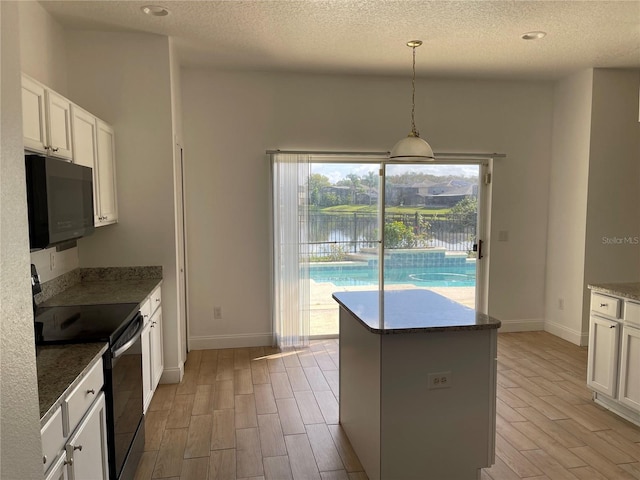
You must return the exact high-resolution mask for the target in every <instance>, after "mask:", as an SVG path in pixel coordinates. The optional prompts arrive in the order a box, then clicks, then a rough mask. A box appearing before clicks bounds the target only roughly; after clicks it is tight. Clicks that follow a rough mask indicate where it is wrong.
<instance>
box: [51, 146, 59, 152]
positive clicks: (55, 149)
mask: <svg viewBox="0 0 640 480" xmlns="http://www.w3.org/2000/svg"><path fill="white" fill-rule="evenodd" d="M51 150H53V151H54V152H57V151H58V150H59V148H58V147H52V148H51Z"/></svg>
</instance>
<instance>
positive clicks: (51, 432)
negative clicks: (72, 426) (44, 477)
mask: <svg viewBox="0 0 640 480" xmlns="http://www.w3.org/2000/svg"><path fill="white" fill-rule="evenodd" d="M40 436H41V438H42V463H43V464H44V471H45V472H46V471H47V470H48V469H49V467H51V464H52V463H54V462H55V460H56V457H57V456H58V453H60V450H62V447H63V446H64V438H65V436H64V433H63V428H62V407H58V410H56V413H54V414H53V416H52V417H51V418H50V419H49V421H48V422H47V423H46V424H45V426H44V427H42V431H41V432H40Z"/></svg>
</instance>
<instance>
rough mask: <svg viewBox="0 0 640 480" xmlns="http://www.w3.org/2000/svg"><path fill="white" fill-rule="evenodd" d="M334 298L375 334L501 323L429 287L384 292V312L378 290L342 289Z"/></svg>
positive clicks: (482, 327) (478, 327)
mask: <svg viewBox="0 0 640 480" xmlns="http://www.w3.org/2000/svg"><path fill="white" fill-rule="evenodd" d="M333 298H334V299H335V300H336V301H337V302H338V303H339V304H340V306H341V307H344V308H345V309H347V310H348V311H349V312H350V313H351V314H352V315H353V316H354V317H355V318H356V319H357V320H359V321H360V323H361V324H362V325H363V326H364V327H365V328H367V329H368V330H369V331H370V332H371V333H376V334H397V333H418V332H442V331H462V330H489V329H496V328H499V327H500V325H501V322H500V320H496V319H495V318H493V317H490V316H489V315H485V314H483V313H478V312H476V311H475V310H473V309H472V308H468V307H465V306H464V305H461V304H459V303H457V302H454V301H453V300H450V299H448V298H446V297H443V296H442V295H440V294H438V293H435V292H432V291H430V290H421V289H416V290H395V291H385V292H384V315H380V292H378V291H377V290H371V291H364V292H339V293H334V294H333ZM381 317H382V318H381Z"/></svg>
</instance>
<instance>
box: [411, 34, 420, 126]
mask: <svg viewBox="0 0 640 480" xmlns="http://www.w3.org/2000/svg"><path fill="white" fill-rule="evenodd" d="M420 45H422V40H410V41H408V42H407V47H411V48H412V49H413V76H412V77H411V136H412V137H419V136H420V134H419V133H418V131H417V130H416V48H418V47H419V46H420Z"/></svg>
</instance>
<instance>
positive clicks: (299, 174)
mask: <svg viewBox="0 0 640 480" xmlns="http://www.w3.org/2000/svg"><path fill="white" fill-rule="evenodd" d="M271 158H272V163H273V164H272V172H273V249H274V251H273V261H274V263H273V267H274V268H273V270H274V312H273V314H274V332H275V341H276V343H277V345H278V346H279V347H280V348H282V349H287V348H293V347H302V346H307V345H308V344H309V328H310V327H309V316H310V315H309V310H310V305H309V244H308V182H309V174H310V159H311V157H310V155H308V154H289V153H286V154H285V153H277V154H273V155H272V157H271Z"/></svg>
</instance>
